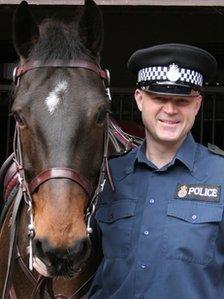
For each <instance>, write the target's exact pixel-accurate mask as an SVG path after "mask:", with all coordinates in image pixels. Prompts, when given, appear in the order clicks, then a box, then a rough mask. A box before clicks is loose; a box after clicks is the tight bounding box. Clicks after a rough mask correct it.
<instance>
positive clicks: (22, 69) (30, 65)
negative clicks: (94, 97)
mask: <svg viewBox="0 0 224 299" xmlns="http://www.w3.org/2000/svg"><path fill="white" fill-rule="evenodd" d="M43 67H66V68H69V67H71V68H84V69H88V70H91V71H93V72H95V73H96V74H97V75H98V76H100V77H101V78H102V79H105V80H108V81H109V75H108V71H107V70H102V69H101V67H100V66H99V65H97V64H95V63H92V62H89V61H85V60H79V59H77V60H71V61H69V62H65V61H63V60H55V61H49V62H46V63H42V62H40V61H28V62H26V63H25V64H24V65H22V66H18V67H16V68H15V69H14V71H13V81H14V82H16V81H17V79H18V78H20V77H21V76H22V75H24V74H25V73H26V72H28V71H30V70H32V69H35V68H43Z"/></svg>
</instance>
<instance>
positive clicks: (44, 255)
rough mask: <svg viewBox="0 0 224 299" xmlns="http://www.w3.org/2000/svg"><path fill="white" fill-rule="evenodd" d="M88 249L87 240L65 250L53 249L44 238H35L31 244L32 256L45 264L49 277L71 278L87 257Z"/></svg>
mask: <svg viewBox="0 0 224 299" xmlns="http://www.w3.org/2000/svg"><path fill="white" fill-rule="evenodd" d="M90 248H91V243H90V240H89V238H83V239H81V240H78V241H76V242H75V243H74V245H73V246H72V247H69V248H66V249H57V248H55V247H53V246H52V245H51V244H50V243H49V241H48V240H47V239H46V238H41V239H40V238H35V239H34V243H33V250H34V256H36V257H38V258H39V259H40V260H41V261H42V262H43V263H44V264H45V266H46V268H47V271H48V274H49V276H51V277H55V276H64V277H73V276H74V275H75V274H76V273H77V272H79V271H80V268H81V267H82V265H83V263H84V262H85V261H86V259H87V258H88V257H89V254H90Z"/></svg>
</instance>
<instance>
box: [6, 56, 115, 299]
mask: <svg viewBox="0 0 224 299" xmlns="http://www.w3.org/2000/svg"><path fill="white" fill-rule="evenodd" d="M46 67H63V68H83V69H87V70H89V71H92V72H94V73H96V74H97V75H98V76H99V77H100V78H101V79H102V80H103V82H104V85H105V89H106V93H107V95H108V100H109V101H110V100H111V96H110V90H109V83H110V78H109V72H108V71H107V70H102V69H101V68H100V66H99V65H97V64H95V63H92V62H89V61H85V60H72V61H69V62H67V63H65V62H64V61H60V60H56V61H52V62H49V63H41V62H39V61H29V62H27V63H25V64H24V65H22V66H18V67H16V68H15V69H14V72H13V81H14V83H15V85H16V86H17V87H18V86H19V84H20V79H21V77H22V76H23V75H24V74H25V73H27V72H28V71H30V70H33V69H37V68H46ZM108 127H109V114H108V113H107V115H106V119H105V124H104V148H103V159H102V164H101V167H100V173H99V179H98V184H97V187H96V189H95V190H94V188H93V186H92V184H91V182H90V181H89V180H88V179H87V178H86V177H84V176H83V175H82V174H80V173H77V172H76V171H75V170H74V169H70V168H66V167H53V168H50V169H45V170H43V171H42V172H41V173H39V174H38V175H37V176H36V177H35V178H34V179H33V180H32V181H31V182H30V183H29V184H28V182H27V180H26V174H25V171H24V163H23V158H22V148H21V139H20V128H19V125H18V124H16V127H15V135H14V142H13V152H14V158H13V160H14V162H15V164H16V167H17V175H18V182H19V186H18V188H19V189H18V192H17V195H16V198H15V203H14V206H13V212H12V219H11V231H10V247H9V257H8V267H7V274H6V280H5V285H4V291H3V298H6V297H7V293H8V291H9V283H10V277H11V274H12V260H13V255H14V254H15V251H16V242H15V240H16V239H17V226H18V225H17V222H18V217H19V216H18V215H19V211H20V207H21V203H22V199H24V201H25V203H26V204H27V205H28V212H29V225H28V237H29V269H30V271H32V269H33V252H32V240H33V238H34V236H35V227H34V223H33V200H32V195H33V193H35V192H36V191H37V189H38V187H39V186H40V185H42V184H44V183H45V182H46V181H48V180H51V179H69V180H71V181H73V182H75V183H77V184H79V185H80V186H81V187H82V188H83V190H85V192H86V193H87V195H88V197H89V203H88V207H87V210H86V213H85V221H86V229H87V235H88V236H89V234H91V233H92V228H91V217H92V215H93V213H94V211H95V207H96V204H97V200H98V195H99V193H100V192H101V191H102V189H103V186H104V183H105V179H106V176H107V177H108V180H109V182H110V186H111V188H112V190H114V184H113V181H112V176H111V174H110V170H109V166H108V143H109V130H108ZM51 297H52V296H51Z"/></svg>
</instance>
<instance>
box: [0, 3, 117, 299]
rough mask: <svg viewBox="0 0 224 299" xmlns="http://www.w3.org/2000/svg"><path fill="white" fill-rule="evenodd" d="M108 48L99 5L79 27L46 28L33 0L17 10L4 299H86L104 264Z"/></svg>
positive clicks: (56, 24) (2, 241) (2, 235)
mask: <svg viewBox="0 0 224 299" xmlns="http://www.w3.org/2000/svg"><path fill="white" fill-rule="evenodd" d="M102 42H103V20H102V14H101V12H100V10H99V8H98V7H97V5H96V4H95V3H94V1H93V0H85V4H84V6H83V9H82V12H81V13H80V14H78V15H76V16H75V19H74V20H70V19H69V20H68V19H66V20H63V19H62V18H61V17H55V18H48V19H45V20H43V21H42V22H41V23H40V24H39V25H38V24H37V22H36V21H35V18H34V17H33V15H32V12H31V11H30V8H29V6H28V4H27V2H25V1H23V2H21V4H20V5H19V6H18V7H17V9H16V11H15V13H14V17H13V44H14V47H15V49H16V52H17V54H18V56H19V58H20V63H19V66H18V67H17V68H16V69H15V70H14V90H13V104H12V114H13V115H14V117H15V121H16V126H15V127H16V128H15V136H14V150H13V154H12V155H11V157H10V158H9V160H8V161H7V163H6V165H7V167H5V168H4V167H3V168H4V169H3V173H4V176H5V173H6V170H5V169H7V175H8V176H9V178H8V179H7V175H6V177H5V189H4V194H5V197H6V198H7V199H6V202H5V204H4V209H3V215H4V216H2V223H1V231H0V269H1V271H0V294H1V296H2V298H4V299H5V298H9V297H10V298H18V299H20V298H23V299H28V298H41V299H43V298H81V297H82V296H84V295H85V294H86V292H87V290H88V287H89V284H90V282H91V279H92V277H93V276H94V273H95V271H96V268H97V265H98V263H99V261H100V256H101V255H100V248H99V247H97V242H95V241H93V239H94V237H92V236H91V232H92V228H91V216H92V214H93V212H94V208H95V204H96V200H97V197H98V196H97V195H98V193H99V192H100V190H101V189H102V187H103V183H104V180H105V173H106V172H107V170H108V165H107V150H108V115H109V112H110V99H109V93H108V89H107V83H108V81H109V77H108V72H106V71H104V70H102V69H101V67H100V52H101V48H102ZM12 162H13V163H12ZM9 166H10V167H9ZM8 168H9V170H8ZM9 173H10V175H9ZM112 187H113V186H112ZM9 230H10V234H9ZM31 270H32V271H31Z"/></svg>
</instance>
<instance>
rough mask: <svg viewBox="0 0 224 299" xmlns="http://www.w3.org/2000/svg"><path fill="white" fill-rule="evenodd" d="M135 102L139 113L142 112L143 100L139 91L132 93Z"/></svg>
mask: <svg viewBox="0 0 224 299" xmlns="http://www.w3.org/2000/svg"><path fill="white" fill-rule="evenodd" d="M134 97H135V101H136V104H137V106H138V109H139V111H142V100H143V93H142V91H141V90H140V89H138V88H137V89H136V90H135V93H134Z"/></svg>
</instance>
